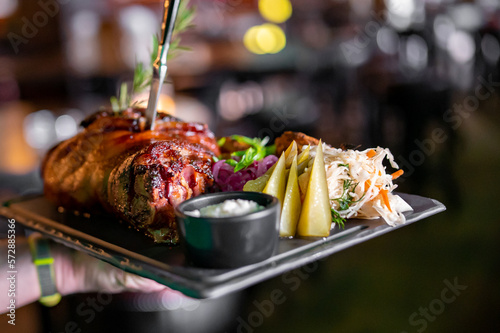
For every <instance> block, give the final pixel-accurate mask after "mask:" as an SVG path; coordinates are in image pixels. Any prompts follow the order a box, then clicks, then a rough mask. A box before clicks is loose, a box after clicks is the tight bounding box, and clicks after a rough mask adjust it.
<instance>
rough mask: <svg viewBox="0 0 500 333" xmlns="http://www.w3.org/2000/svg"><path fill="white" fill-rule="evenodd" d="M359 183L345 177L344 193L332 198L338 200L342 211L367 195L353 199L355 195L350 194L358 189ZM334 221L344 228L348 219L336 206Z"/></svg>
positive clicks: (333, 214) (333, 213) (333, 211)
mask: <svg viewBox="0 0 500 333" xmlns="http://www.w3.org/2000/svg"><path fill="white" fill-rule="evenodd" d="M347 166H348V165H347ZM358 184H359V183H354V181H353V180H352V179H344V183H343V185H342V195H341V196H340V197H338V198H335V199H330V200H332V201H337V203H338V204H339V210H340V211H343V210H346V209H349V206H350V205H351V204H353V203H356V202H358V201H360V200H361V199H363V197H364V196H365V195H364V194H363V196H362V197H361V198H359V199H358V200H353V197H352V196H351V194H350V193H353V192H354V191H355V190H356V187H357V186H358ZM332 221H333V222H334V223H336V224H338V225H339V227H341V228H342V229H344V222H345V221H346V219H345V218H343V217H342V216H340V213H339V212H338V211H337V210H335V209H334V208H332Z"/></svg>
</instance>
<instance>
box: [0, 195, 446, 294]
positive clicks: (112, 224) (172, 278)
mask: <svg viewBox="0 0 500 333" xmlns="http://www.w3.org/2000/svg"><path fill="white" fill-rule="evenodd" d="M398 194H399V195H400V196H401V197H402V198H403V199H404V200H405V201H406V202H407V203H408V204H410V206H411V207H412V208H413V211H411V212H407V213H405V215H406V223H405V224H403V225H400V226H396V227H390V226H388V225H387V224H386V223H385V222H384V220H383V219H380V218H379V219H375V220H356V219H352V220H348V221H347V223H346V224H345V226H346V227H345V229H344V230H341V229H339V228H334V229H333V230H332V231H331V234H330V236H329V237H325V238H310V239H302V238H295V239H280V241H279V249H278V251H277V254H276V255H274V256H273V257H271V258H269V259H267V260H265V261H262V262H259V263H256V264H252V265H248V266H244V267H240V268H236V269H206V268H198V267H194V266H191V265H190V264H189V263H187V262H186V260H185V257H184V253H183V251H182V247H181V246H168V245H164V244H155V243H153V241H152V240H150V239H149V238H147V237H146V236H144V235H143V234H142V233H139V232H137V231H135V230H133V229H130V228H128V227H127V226H126V225H125V224H121V223H118V221H116V220H114V219H113V218H110V217H102V216H88V215H87V216H84V215H81V214H80V215H75V214H74V212H63V213H61V212H59V211H58V209H57V207H56V206H54V205H53V204H51V203H50V202H48V201H47V200H46V199H45V198H44V197H43V196H41V195H40V196H32V197H24V198H19V199H16V200H12V201H9V202H8V203H6V204H4V206H3V207H0V215H3V216H5V217H7V218H14V219H16V222H19V223H21V224H23V225H24V226H26V227H27V228H29V229H32V230H35V231H39V232H41V233H42V234H44V235H46V236H48V237H50V238H52V239H53V240H54V241H57V242H59V243H62V244H64V245H66V246H68V247H71V248H74V249H76V250H79V251H83V252H86V253H88V254H90V255H92V256H94V257H97V258H99V259H101V260H104V261H106V262H108V263H110V264H112V265H114V266H116V267H118V268H120V269H123V270H125V271H128V272H132V273H135V274H138V275H141V276H144V277H147V278H150V279H153V280H156V281H158V282H159V283H162V284H164V285H166V286H168V287H170V288H172V289H176V290H179V291H181V292H182V293H184V294H186V295H188V296H191V297H195V298H208V297H217V296H222V295H225V294H227V293H230V292H233V291H237V290H241V289H244V288H246V287H249V286H251V285H253V284H256V283H258V282H261V281H263V280H266V279H269V278H271V277H273V276H276V275H279V274H282V273H284V272H287V271H290V270H292V269H295V268H297V267H300V266H302V265H305V264H308V263H310V262H313V261H316V260H318V259H321V258H324V257H326V256H329V255H331V254H333V253H335V252H338V251H341V250H343V249H346V248H348V247H350V246H353V245H356V244H359V243H361V242H364V241H367V240H369V239H371V238H374V237H377V236H380V235H383V234H385V233H387V232H389V231H393V230H396V229H399V228H401V227H404V226H406V225H409V224H411V223H414V222H416V221H420V220H422V219H424V218H426V217H429V216H431V215H434V214H437V213H439V212H442V211H444V210H445V209H446V207H445V206H444V205H443V204H442V203H440V202H438V201H436V200H434V199H429V198H424V197H420V196H416V195H410V194H404V193H398Z"/></svg>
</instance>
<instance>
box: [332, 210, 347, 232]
mask: <svg viewBox="0 0 500 333" xmlns="http://www.w3.org/2000/svg"><path fill="white" fill-rule="evenodd" d="M345 221H346V219H345V218H343V217H342V216H340V214H339V212H337V211H336V210H335V209H333V208H332V222H333V223H335V224H338V226H339V227H340V228H342V229H344V228H345V225H344V222H345Z"/></svg>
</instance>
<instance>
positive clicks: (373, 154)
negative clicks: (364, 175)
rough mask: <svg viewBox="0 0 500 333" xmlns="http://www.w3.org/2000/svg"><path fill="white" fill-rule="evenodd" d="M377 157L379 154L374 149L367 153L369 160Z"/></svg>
mask: <svg viewBox="0 0 500 333" xmlns="http://www.w3.org/2000/svg"><path fill="white" fill-rule="evenodd" d="M375 155H377V152H376V151H375V150H373V149H370V150H368V152H367V153H366V156H367V157H368V158H372V157H373V156H375Z"/></svg>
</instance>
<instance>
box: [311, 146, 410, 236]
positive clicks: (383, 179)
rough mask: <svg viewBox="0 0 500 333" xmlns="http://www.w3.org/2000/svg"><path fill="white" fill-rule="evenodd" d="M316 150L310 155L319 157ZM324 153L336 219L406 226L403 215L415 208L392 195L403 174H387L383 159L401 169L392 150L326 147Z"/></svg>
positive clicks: (313, 147) (329, 191)
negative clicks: (398, 178) (375, 220)
mask: <svg viewBox="0 0 500 333" xmlns="http://www.w3.org/2000/svg"><path fill="white" fill-rule="evenodd" d="M317 147H318V146H311V155H313V156H314V155H315V154H316V149H317ZM323 153H324V160H325V169H326V177H327V183H328V193H329V197H330V206H331V208H332V217H333V218H334V219H335V218H339V219H342V220H345V219H348V218H359V219H375V218H378V217H382V218H383V219H384V220H385V221H386V222H387V224H389V225H391V226H396V225H399V224H403V223H405V221H406V219H405V216H404V214H403V212H406V211H409V210H412V208H411V207H410V205H408V204H407V203H406V202H405V201H404V200H403V199H402V198H401V197H400V196H398V195H396V194H393V193H392V192H393V191H394V189H396V187H397V185H395V184H394V183H393V179H395V178H397V177H399V176H400V175H401V174H402V173H403V171H402V170H398V171H396V172H394V173H393V174H388V173H386V168H385V166H384V165H383V161H384V159H387V160H388V161H389V163H390V165H391V166H392V167H393V168H395V169H398V165H397V164H396V162H395V161H394V157H393V155H392V154H391V152H390V151H389V149H387V148H381V147H377V148H371V149H366V150H363V151H358V150H351V149H349V150H342V149H340V148H332V147H330V146H328V145H326V144H323ZM332 225H334V224H332Z"/></svg>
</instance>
